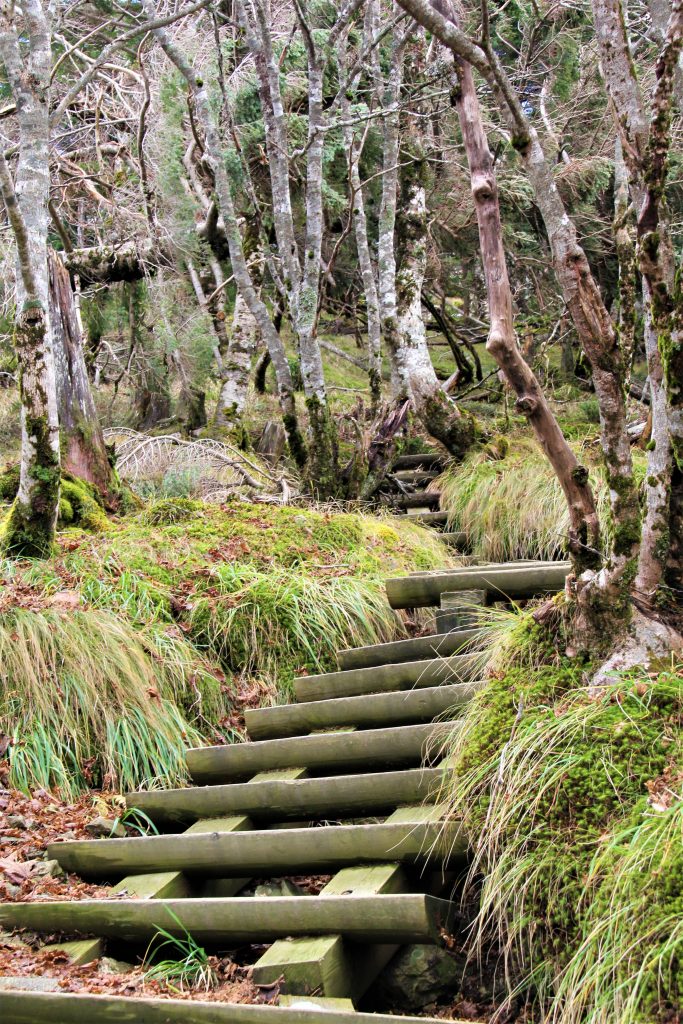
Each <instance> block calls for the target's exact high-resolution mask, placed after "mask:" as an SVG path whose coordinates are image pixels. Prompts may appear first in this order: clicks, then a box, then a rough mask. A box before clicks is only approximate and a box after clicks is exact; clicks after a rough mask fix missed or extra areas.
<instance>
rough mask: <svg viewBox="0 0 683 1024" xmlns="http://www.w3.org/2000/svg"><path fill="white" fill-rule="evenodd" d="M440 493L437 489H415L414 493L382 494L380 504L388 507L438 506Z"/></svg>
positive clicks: (434, 507)
mask: <svg viewBox="0 0 683 1024" xmlns="http://www.w3.org/2000/svg"><path fill="white" fill-rule="evenodd" d="M440 500H441V495H440V494H439V492H438V491H416V492H415V494H391V495H387V494H385V495H383V496H382V498H381V501H382V504H383V505H387V506H389V507H390V508H404V509H409V508H433V509H437V508H438V507H439V501H440Z"/></svg>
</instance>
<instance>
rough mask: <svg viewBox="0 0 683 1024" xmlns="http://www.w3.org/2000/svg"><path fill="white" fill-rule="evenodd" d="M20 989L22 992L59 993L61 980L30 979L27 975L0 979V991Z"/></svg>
mask: <svg viewBox="0 0 683 1024" xmlns="http://www.w3.org/2000/svg"><path fill="white" fill-rule="evenodd" d="M11 989H19V990H20V991H22V992H57V991H59V978H42V977H38V978H29V977H26V976H25V975H22V976H21V977H16V978H13V977H12V976H11V975H9V976H5V977H3V978H0V991H8V990H11Z"/></svg>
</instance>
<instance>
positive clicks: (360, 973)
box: [252, 863, 408, 999]
mask: <svg viewBox="0 0 683 1024" xmlns="http://www.w3.org/2000/svg"><path fill="white" fill-rule="evenodd" d="M407 887H408V880H407V878H406V876H405V873H404V871H403V869H402V868H401V867H400V865H398V864H393V863H388V864H377V865H374V866H371V867H350V868H346V869H345V870H344V871H340V872H338V874H337V875H335V877H334V878H333V879H332V880H331V881H330V882H328V884H327V885H326V886H325V888H324V889H323V890H322V892H321V896H350V895H370V894H373V895H379V894H380V893H396V892H405V890H406V889H407ZM395 949H396V947H395V946H394V945H390V946H387V945H381V946H373V947H372V948H371V949H368V948H367V947H363V956H364V957H365V958H366V963H368V966H369V960H371V961H372V962H373V964H374V965H375V966H376V969H375V970H373V969H372V968H370V969H369V970H368V967H366V969H365V970H361V966H362V965H361V963H360V962H359V958H358V956H357V952H356V949H354V947H353V946H352V945H351V944H349V943H347V942H345V941H344V940H343V938H342V936H341V935H331V936H317V937H311V936H304V937H300V938H287V939H280V940H279V942H275V943H274V944H273V945H272V946H271V947H270V949H268V950H266V952H265V953H264V954H263V956H262V957H261V958H260V959H259V960H258V961H257V962H256V963H255V964H254V967H253V968H252V977H253V979H254V981H255V982H256V984H257V985H270V984H273V983H274V982H275V981H277V980H278V978H282V979H284V991H287V992H300V993H308V992H315V991H319V992H322V993H323V994H324V995H325V996H337V997H340V996H349V997H351V998H353V999H357V998H360V996H362V995H363V993H364V992H365V990H366V989H367V987H368V985H369V984H370V982H371V981H372V979H373V977H375V976H376V974H377V973H379V970H381V967H382V966H383V965H384V964H385V963H387V962H388V960H389V958H390V957H391V956H392V955H393V952H394V951H395ZM380 951H382V952H381V953H380ZM382 954H383V955H382Z"/></svg>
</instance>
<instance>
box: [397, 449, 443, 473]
mask: <svg viewBox="0 0 683 1024" xmlns="http://www.w3.org/2000/svg"><path fill="white" fill-rule="evenodd" d="M445 465H446V459H445V458H444V456H443V455H441V454H440V453H439V452H418V453H416V454H414V455H399V457H398V458H397V459H396V461H395V462H394V465H393V467H392V468H393V469H399V470H401V469H417V468H418V467H420V466H424V467H425V468H427V467H429V468H431V469H443V467H444V466H445Z"/></svg>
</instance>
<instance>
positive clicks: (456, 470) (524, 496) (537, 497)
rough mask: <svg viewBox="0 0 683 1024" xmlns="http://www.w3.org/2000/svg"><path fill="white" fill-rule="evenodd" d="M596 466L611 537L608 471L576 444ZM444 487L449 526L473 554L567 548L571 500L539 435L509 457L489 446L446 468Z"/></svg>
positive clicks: (638, 464)
mask: <svg viewBox="0 0 683 1024" xmlns="http://www.w3.org/2000/svg"><path fill="white" fill-rule="evenodd" d="M573 447H574V448H575V451H576V453H577V455H578V457H579V460H580V461H582V462H583V463H584V464H586V465H587V466H588V467H589V468H590V469H591V483H592V485H593V488H594V491H595V498H596V503H597V508H598V515H599V517H600V522H601V524H602V528H603V531H604V534H605V539H606V540H607V541H609V538H610V531H611V527H610V515H609V498H608V492H607V486H606V483H605V479H604V472H603V470H602V468H601V467H598V466H596V465H595V463H596V455H595V454H594V452H593V450H592V448H591V447H590V446H588V445H585V444H583V445H582V444H575V445H573ZM634 468H635V472H636V476H637V478H639V479H640V478H642V477H643V476H644V473H645V461H644V456H643V453H641V452H639V451H634ZM431 486H432V487H433V488H435V489H436V490H438V491H440V492H441V507H442V508H443V509H444V510H446V511H447V512H448V523H449V529H451V530H462V531H464V532H465V534H466V535H467V538H468V545H469V547H470V549H471V551H472V554H473V555H475V556H477V557H478V558H480V559H483V560H490V561H507V560H509V559H515V558H541V559H553V558H559V557H561V556H562V555H563V554H564V552H565V547H566V537H567V533H568V530H569V515H568V511H567V503H566V500H565V497H564V495H563V493H562V489H561V487H560V485H559V482H558V480H557V477H556V476H555V474H554V473H553V470H552V467H551V466H550V464H549V462H548V460H547V459H546V458H545V456H544V455H543V453H542V452H541V450H540V448H539V447H538V444H537V442H536V441H535V440H534V439H533V438H527V437H518V438H516V439H515V441H514V444H511V445H510V447H509V449H508V450H507V452H506V454H505V457H504V458H497V457H492V453H491V451H490V450H489V449H484V450H478V451H475V452H473V453H472V454H470V455H469V456H468V457H467V458H466V459H465V460H464V461H463V462H462V463H460V464H457V465H451V466H449V467H447V468H446V470H445V471H444V472H443V473H442V475H441V476H440V477H438V478H437V479H436V480H435V481H433V484H432V485H431Z"/></svg>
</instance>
